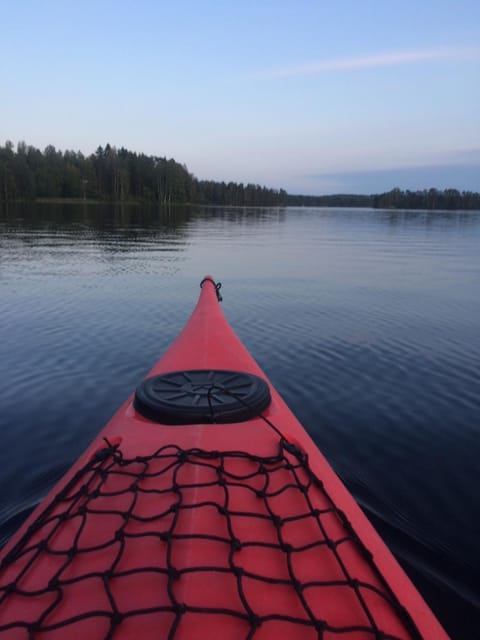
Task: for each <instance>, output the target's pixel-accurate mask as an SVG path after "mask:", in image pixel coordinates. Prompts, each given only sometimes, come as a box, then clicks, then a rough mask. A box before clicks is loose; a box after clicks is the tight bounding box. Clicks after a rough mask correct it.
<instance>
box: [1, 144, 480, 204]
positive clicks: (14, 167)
mask: <svg viewBox="0 0 480 640" xmlns="http://www.w3.org/2000/svg"><path fill="white" fill-rule="evenodd" d="M42 198H59V199H60V198H61V199H83V200H101V201H112V202H132V201H134V202H154V203H159V204H168V203H177V204H184V203H195V204H209V205H220V206H222V205H223V206H225V205H234V206H241V207H244V206H251V207H271V206H310V207H375V208H381V209H480V193H478V192H473V191H462V192H460V191H458V190H457V189H445V190H443V191H441V190H438V189H428V190H427V189H425V190H423V191H408V190H407V191H402V190H400V189H392V190H391V191H388V192H386V193H381V194H377V195H358V194H336V195H328V196H304V195H290V194H287V192H286V191H284V190H283V189H278V190H277V189H268V188H267V187H262V186H260V185H257V184H247V185H244V184H242V183H236V182H228V183H226V182H215V181H213V180H198V179H197V178H196V177H195V176H194V175H192V174H191V173H190V172H189V171H188V169H187V167H186V166H185V165H183V164H180V163H178V162H176V161H175V160H173V159H168V160H167V158H165V157H158V156H147V155H145V154H143V153H136V152H133V151H129V150H127V149H125V148H123V147H122V148H120V149H117V148H115V147H112V146H110V145H109V144H107V145H106V146H105V147H101V146H100V147H98V149H97V150H96V151H95V153H92V154H91V155H89V156H85V155H83V154H82V153H81V152H80V151H65V152H62V151H59V150H57V149H55V147H54V146H52V145H49V146H47V147H46V148H45V149H44V151H40V150H39V149H36V148H35V147H32V146H30V145H27V144H25V142H19V143H18V145H17V148H16V149H14V146H13V144H12V143H11V142H9V141H7V142H6V143H5V145H4V146H3V147H2V146H0V202H1V201H14V200H36V199H42Z"/></svg>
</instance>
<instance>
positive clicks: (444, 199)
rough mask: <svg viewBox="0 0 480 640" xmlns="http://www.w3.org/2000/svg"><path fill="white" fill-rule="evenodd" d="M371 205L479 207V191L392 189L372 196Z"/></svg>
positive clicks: (417, 207) (425, 207) (444, 207)
mask: <svg viewBox="0 0 480 640" xmlns="http://www.w3.org/2000/svg"><path fill="white" fill-rule="evenodd" d="M373 206H374V207H375V208H378V209H480V193H477V192H474V191H462V192H460V191H458V190H457V189H445V190H444V191H439V190H438V189H428V190H427V189H424V190H423V191H408V190H407V191H401V190H400V189H392V191H389V192H388V193H382V194H380V195H376V196H374V198H373Z"/></svg>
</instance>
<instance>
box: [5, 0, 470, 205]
mask: <svg viewBox="0 0 480 640" xmlns="http://www.w3.org/2000/svg"><path fill="white" fill-rule="evenodd" d="M6 140H11V141H13V142H14V144H16V143H18V142H19V141H21V140H23V141H25V142H26V143H27V144H31V145H33V146H35V147H39V148H41V149H43V148H44V147H45V146H47V145H48V144H53V145H54V146H55V147H57V148H59V149H62V150H65V149H74V150H80V151H82V152H83V153H85V154H89V153H91V152H93V151H94V150H95V149H96V148H97V147H98V146H99V145H103V146H104V145H105V144H106V143H107V142H108V143H110V144H111V145H112V146H116V147H122V146H123V147H126V148H127V149H130V150H132V151H138V152H143V153H146V154H148V155H158V156H162V157H163V156H166V157H168V158H171V157H173V158H174V159H175V160H177V161H178V162H181V163H182V164H183V163H184V164H186V165H187V167H188V169H189V171H190V172H191V173H193V174H194V175H195V176H197V177H198V178H201V179H211V180H225V181H235V182H244V183H247V182H253V183H258V184H262V185H266V186H268V187H271V188H284V189H286V190H287V191H288V192H289V193H303V194H312V195H322V194H329V193H377V192H383V191H387V190H389V189H392V188H394V187H400V188H402V189H423V188H429V187H436V188H441V189H443V188H448V187H454V188H458V189H460V190H463V189H468V190H476V191H480V1H479V0H452V1H447V0H401V1H397V0H253V1H251V0H238V1H235V0H196V1H193V0H170V1H169V2H164V1H163V0H151V1H150V0H135V1H133V0H132V1H129V0H114V1H112V0H82V1H81V2H74V1H73V0H35V1H33V0H31V1H27V0H16V1H15V2H13V1H12V0H0V144H3V143H4V142H5V141H6Z"/></svg>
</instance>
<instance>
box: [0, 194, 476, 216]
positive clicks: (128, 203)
mask: <svg viewBox="0 0 480 640" xmlns="http://www.w3.org/2000/svg"><path fill="white" fill-rule="evenodd" d="M321 197H322V198H323V197H326V198H329V197H330V196H321ZM19 204H53V205H84V206H88V207H91V206H101V205H111V206H115V207H140V206H150V207H158V208H159V209H167V208H172V207H211V208H221V209H365V210H370V211H375V210H378V211H392V212H393V211H412V212H414V211H418V212H430V213H433V212H454V211H456V212H464V213H470V212H471V213H475V212H480V205H479V206H478V208H462V207H459V208H452V207H450V208H445V207H436V208H432V207H430V208H426V207H402V206H398V207H394V206H389V207H387V206H386V207H382V206H373V204H370V205H365V204H357V205H355V204H325V203H324V204H300V205H299V204H285V205H269V206H267V205H238V204H223V205H220V204H213V203H212V204H208V203H204V202H166V203H165V202H160V203H159V202H151V201H142V200H96V199H92V198H86V199H83V198H35V199H27V198H19V199H16V200H8V201H5V200H0V209H1V208H2V207H8V205H19Z"/></svg>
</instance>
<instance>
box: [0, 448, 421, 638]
mask: <svg viewBox="0 0 480 640" xmlns="http://www.w3.org/2000/svg"><path fill="white" fill-rule="evenodd" d="M193 478H196V480H195V482H192V479H193ZM286 492H289V493H290V494H292V492H293V493H295V494H296V496H297V499H296V500H295V501H294V503H295V505H296V506H295V509H294V511H293V512H291V513H286V514H282V513H281V511H280V509H279V504H280V502H281V500H282V496H283V497H285V494H286ZM192 496H196V500H195V501H192ZM146 501H148V506H146ZM290 510H291V507H290ZM200 511H203V514H204V515H205V516H207V517H206V519H205V518H204V520H203V522H204V524H203V527H201V530H191V529H190V528H189V526H190V525H189V523H191V522H192V519H195V515H198V514H199V512H200ZM205 521H206V522H210V521H211V523H212V526H211V527H210V528H211V530H210V531H209V525H207V526H205ZM246 525H247V526H246ZM239 530H241V531H242V535H241V536H240V535H239ZM92 532H94V533H92ZM195 548H196V550H197V554H195V553H191V551H188V549H190V550H191V549H195ZM147 549H148V551H147ZM208 549H210V550H212V549H214V550H215V554H214V555H215V557H216V558H217V560H216V561H215V562H212V561H211V560H210V561H208V562H206V563H205V564H202V560H203V557H204V553H206V550H208ZM352 550H353V551H354V552H355V553H356V554H357V555H358V554H361V557H362V564H364V566H363V568H362V569H361V570H360V575H356V574H352V573H351V572H350V570H349V568H348V560H347V559H348V556H349V555H350V554H351V553H352ZM258 554H267V555H268V557H269V558H270V560H271V564H269V568H268V569H267V568H265V566H263V568H258V569H257V568H256V567H257V565H258V561H257V560H256V558H257V559H258ZM302 555H305V559H304V560H305V561H306V562H305V561H304V562H302ZM194 556H195V557H194ZM135 558H137V559H138V558H139V559H140V561H139V563H138V566H133V564H134V563H135ZM91 559H93V560H95V563H93V564H91V563H90V560H91ZM322 562H323V563H326V564H329V565H330V564H331V565H332V566H334V568H335V569H336V571H335V574H336V575H335V577H334V578H333V579H328V576H322V573H325V572H324V571H323V569H322V567H321V566H320V565H318V576H319V577H317V578H316V577H315V575H314V573H315V564H316V563H322ZM132 563H133V564H132ZM306 565H308V566H309V567H311V569H310V570H309V571H308V574H309V575H308V576H307V578H303V579H302V577H301V575H300V574H301V573H302V571H303V573H304V569H305V566H306ZM357 565H358V562H357ZM40 568H42V573H41V579H39V577H38V576H39V575H40V574H37V578H33V579H32V578H31V575H32V572H35V569H37V570H38V569H40ZM299 568H302V571H299ZM312 571H313V574H312ZM327 573H328V572H327ZM357 573H358V567H357ZM187 579H189V580H190V581H191V583H192V582H193V584H194V585H196V587H195V588H194V587H192V588H191V589H190V591H189V590H188V589H187V590H185V589H183V590H182V588H181V587H182V584H183V583H185V582H186V581H187ZM215 580H217V581H220V584H221V585H222V586H221V587H220V589H219V590H217V591H218V593H217V594H216V596H215V598H217V600H218V601H212V599H211V593H210V591H209V588H210V585H211V584H212V583H214V582H215ZM146 584H150V588H149V589H148V591H145V589H144V590H143V591H142V595H141V596H140V595H139V586H145V585H146ZM252 585H256V586H255V588H253V590H254V591H255V593H257V595H258V586H259V585H263V587H264V590H265V597H262V598H261V599H259V600H260V601H259V602H256V601H255V599H254V598H253V597H252V593H251V592H252ZM321 589H330V590H332V589H333V590H335V591H336V593H337V594H338V596H337V597H338V601H339V602H340V601H341V600H342V599H343V600H344V601H345V605H344V606H343V605H342V607H341V611H340V613H339V611H334V613H333V615H332V619H329V613H330V609H331V604H330V605H329V606H326V607H325V610H322V606H321V599H320V604H319V599H318V597H317V598H316V599H315V602H314V599H313V598H312V597H310V596H311V595H313V594H317V595H318V592H319V590H321ZM92 594H94V595H92ZM276 595H279V596H280V597H281V598H282V599H283V602H284V603H285V602H286V599H285V598H286V595H288V601H289V602H292V603H294V605H293V606H292V607H291V608H289V606H288V605H284V606H282V607H280V609H281V610H276V611H275V610H271V607H272V605H271V604H270V605H269V602H274V601H275V596H276ZM80 596H82V597H83V598H84V601H85V598H86V600H87V603H86V604H85V602H84V604H83V605H82V604H81V603H80V604H78V602H80V601H78V602H77V605H76V607H77V608H76V609H74V610H71V609H70V607H71V604H72V602H73V601H75V600H76V598H77V597H80ZM270 596H272V598H270ZM257 599H258V598H257ZM380 601H381V602H382V603H383V606H384V608H385V607H386V608H387V609H388V610H389V611H388V613H389V619H390V620H391V619H394V620H395V623H394V625H393V627H394V630H393V631H392V630H391V629H388V628H384V626H383V623H382V622H381V621H379V620H378V619H377V617H376V613H375V610H377V611H378V605H379V602H380ZM375 605H376V606H375ZM85 607H87V608H86V610H85ZM269 607H270V608H269ZM334 609H335V607H334ZM207 616H221V617H222V619H223V620H224V619H225V618H226V617H229V618H230V619H234V620H236V624H235V625H234V628H233V627H232V632H231V634H227V635H225V633H222V634H221V635H218V636H216V635H215V633H214V631H213V630H212V628H211V627H209V629H210V630H208V628H207V627H205V626H204V627H203V630H202V623H203V624H205V622H206V617H207ZM149 618H150V619H151V620H150V622H149ZM189 618H190V621H189V622H190V624H194V626H193V627H192V626H190V625H187V627H184V628H183V632H184V633H185V632H186V633H187V635H182V637H191V638H212V637H224V638H226V639H227V640H230V639H233V638H235V639H237V638H238V639H240V638H241V639H242V640H250V639H253V638H256V637H258V638H261V637H262V636H261V630H262V628H263V629H266V628H267V627H268V626H269V625H270V626H271V628H272V629H273V628H275V630H276V637H279V638H283V637H288V638H302V639H303V638H316V639H318V640H327V639H330V638H358V637H361V638H365V639H368V638H372V639H375V640H400V639H402V640H403V639H404V638H415V639H419V638H421V635H420V633H419V632H418V630H417V628H416V626H415V624H414V622H413V621H412V619H411V617H410V615H409V613H408V612H407V611H406V610H405V609H404V608H403V607H402V606H401V604H400V603H399V601H398V599H397V598H396V596H395V595H394V593H393V592H392V590H391V589H390V588H389V586H388V584H387V583H386V581H385V579H384V578H383V577H382V575H381V573H380V572H379V570H378V568H377V567H376V565H375V562H374V559H373V556H372V554H371V553H370V552H369V551H368V550H367V548H366V547H365V546H364V544H363V543H362V542H361V541H360V539H359V538H358V536H357V535H356V534H355V532H354V531H353V529H352V527H351V525H350V523H349V521H348V519H347V518H346V516H345V514H344V513H343V512H342V511H341V510H340V509H338V508H337V507H336V506H335V504H334V502H333V500H332V498H331V496H330V495H329V494H328V493H327V492H326V490H325V488H324V486H323V484H322V482H321V480H320V479H319V478H318V477H316V476H315V474H314V473H313V472H312V471H311V469H310V466H309V463H308V457H307V455H306V454H304V453H303V452H301V451H300V450H299V449H298V448H297V447H296V446H295V445H292V444H290V443H288V442H287V441H286V440H285V439H283V438H282V439H280V441H279V444H278V452H277V453H276V454H275V455H272V456H257V455H253V454H250V453H247V452H245V451H205V450H202V449H197V448H192V449H182V448H180V447H178V446H176V445H168V446H163V447H161V448H159V449H158V450H157V451H155V452H154V453H152V454H151V455H147V456H136V457H134V458H132V459H128V458H126V457H124V455H123V454H122V451H121V450H120V448H119V446H118V445H112V444H110V443H109V442H108V441H106V444H105V447H104V448H103V449H100V450H99V451H98V452H97V453H96V454H95V455H94V456H93V457H92V458H91V459H90V460H89V461H88V462H87V463H86V464H85V465H84V466H83V467H82V468H81V469H79V470H78V471H77V472H76V473H75V475H74V476H73V477H72V479H71V480H70V481H69V482H68V484H67V485H66V486H65V487H64V489H63V490H61V491H60V493H58V495H56V496H55V498H54V499H53V501H52V502H51V503H50V504H49V505H48V506H47V507H46V508H45V510H44V511H43V512H42V513H41V514H40V515H39V516H38V518H37V519H36V521H35V522H34V523H33V524H31V525H30V527H29V528H28V530H27V531H26V533H25V534H24V536H23V537H22V538H21V539H20V540H19V541H18V543H17V544H16V545H15V546H14V547H13V548H12V549H11V550H10V552H9V553H8V555H7V556H6V557H5V558H4V560H3V563H2V565H1V567H0V637H1V638H15V639H16V638H25V639H28V640H33V639H36V638H42V639H43V638H45V639H49V640H50V638H51V639H52V640H53V639H57V638H70V637H75V638H77V637H78V638H80V637H81V638H83V637H85V638H87V640H95V639H96V638H99V639H100V638H102V639H103V638H105V639H114V638H116V637H122V638H124V637H134V636H136V633H135V629H136V628H138V629H139V632H138V637H139V639H140V638H142V637H145V634H146V632H145V629H149V630H150V631H151V630H152V628H154V629H156V634H155V635H154V636H150V635H148V637H156V638H157V637H158V638H168V639H169V640H170V639H173V638H175V637H178V635H177V634H178V633H179V631H180V630H181V629H182V625H185V624H186V623H187V622H188V619H189ZM92 619H93V621H94V622H95V625H94V629H95V633H94V634H92V631H91V629H92ZM348 620H354V622H353V623H350V622H349V621H348ZM87 621H89V622H90V626H89V627H88V632H87V631H86V627H82V625H84V624H85V622H87ZM209 624H210V625H212V624H215V622H214V619H213V618H210V619H209ZM127 625H128V626H127ZM149 625H150V626H149ZM272 625H276V626H274V627H273V626H272ZM387 626H388V625H387ZM122 627H123V633H120V632H121V631H122ZM82 628H84V629H85V633H83V632H82ZM188 629H192V631H191V633H189V632H188V631H187V630H188ZM74 630H75V633H76V634H77V635H74ZM117 634H118V635H117ZM362 634H363V635H362Z"/></svg>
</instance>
